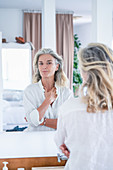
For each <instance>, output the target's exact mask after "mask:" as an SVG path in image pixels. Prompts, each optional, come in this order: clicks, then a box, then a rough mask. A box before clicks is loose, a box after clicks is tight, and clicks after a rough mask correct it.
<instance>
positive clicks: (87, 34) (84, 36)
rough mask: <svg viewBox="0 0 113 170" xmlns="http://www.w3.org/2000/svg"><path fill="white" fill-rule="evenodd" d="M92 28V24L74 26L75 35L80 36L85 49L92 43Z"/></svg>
mask: <svg viewBox="0 0 113 170" xmlns="http://www.w3.org/2000/svg"><path fill="white" fill-rule="evenodd" d="M91 26H92V24H91V23H86V24H79V25H74V34H78V37H79V40H80V42H81V44H82V47H85V46H86V45H87V44H88V43H91V42H92V27H91Z"/></svg>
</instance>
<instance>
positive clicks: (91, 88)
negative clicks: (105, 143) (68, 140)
mask: <svg viewBox="0 0 113 170" xmlns="http://www.w3.org/2000/svg"><path fill="white" fill-rule="evenodd" d="M78 58H79V66H80V69H81V71H82V72H86V74H87V80H86V82H85V83H84V84H83V85H82V88H81V91H82V93H81V94H82V100H83V101H84V103H86V104H87V112H98V111H105V110H111V109H112V108H113V51H112V50H111V49H110V48H108V47H107V46H106V45H104V44H100V43H91V44H89V45H88V46H87V47H86V48H84V49H81V50H80V51H79V53H78ZM84 87H86V89H87V91H86V95H84Z"/></svg>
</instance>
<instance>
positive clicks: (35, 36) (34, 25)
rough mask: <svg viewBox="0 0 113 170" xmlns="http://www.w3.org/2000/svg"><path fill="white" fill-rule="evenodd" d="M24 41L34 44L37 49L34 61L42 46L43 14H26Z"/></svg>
mask: <svg viewBox="0 0 113 170" xmlns="http://www.w3.org/2000/svg"><path fill="white" fill-rule="evenodd" d="M23 25H24V39H25V41H26V42H32V44H33V45H34V47H35V49H34V50H33V52H32V61H33V58H34V55H35V53H36V52H37V51H38V50H39V49H40V48H41V46H42V42H41V40H42V28H41V26H42V22H41V13H29V12H28V13H27V12H25V13H24V24H23Z"/></svg>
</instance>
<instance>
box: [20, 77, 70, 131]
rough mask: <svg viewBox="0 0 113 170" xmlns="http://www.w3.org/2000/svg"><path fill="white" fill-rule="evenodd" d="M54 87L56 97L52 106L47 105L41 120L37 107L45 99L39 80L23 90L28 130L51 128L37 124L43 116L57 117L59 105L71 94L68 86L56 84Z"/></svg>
mask: <svg viewBox="0 0 113 170" xmlns="http://www.w3.org/2000/svg"><path fill="white" fill-rule="evenodd" d="M55 87H56V90H57V98H56V100H55V101H54V103H53V104H52V106H51V105H50V106H49V108H48V109H47V111H46V112H45V115H44V117H43V118H42V119H41V121H39V112H38V110H37V108H38V107H39V106H40V105H41V104H42V103H43V101H44V100H45V96H44V89H43V86H42V82H41V80H40V81H39V82H38V83H34V84H31V85H29V86H28V87H27V88H26V89H25V90H24V98H23V101H24V108H25V112H26V118H27V120H28V122H29V128H28V130H29V131H36V130H53V129H52V128H48V127H46V126H38V125H39V124H40V123H42V122H43V120H44V118H50V119H56V118H57V117H58V109H59V106H61V105H62V104H63V103H64V102H65V101H66V100H67V99H69V98H70V97H71V96H72V91H71V90H70V89H69V88H66V87H58V86H57V85H56V84H55Z"/></svg>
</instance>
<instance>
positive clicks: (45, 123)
mask: <svg viewBox="0 0 113 170" xmlns="http://www.w3.org/2000/svg"><path fill="white" fill-rule="evenodd" d="M44 126H46V118H44Z"/></svg>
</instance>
